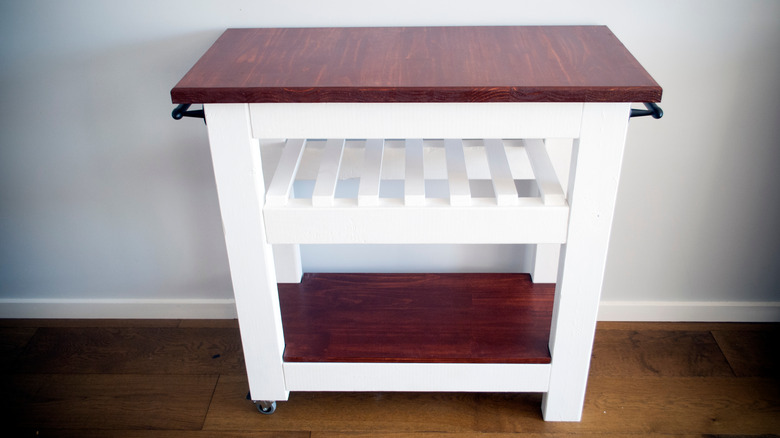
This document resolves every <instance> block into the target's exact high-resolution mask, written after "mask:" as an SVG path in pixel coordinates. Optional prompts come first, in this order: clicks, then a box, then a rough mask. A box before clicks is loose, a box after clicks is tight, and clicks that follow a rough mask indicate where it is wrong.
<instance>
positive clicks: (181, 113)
mask: <svg viewBox="0 0 780 438" xmlns="http://www.w3.org/2000/svg"><path fill="white" fill-rule="evenodd" d="M190 105H191V104H189V103H182V104H180V105H179V106H177V107H176V108H174V109H173V111H172V112H171V117H173V118H174V119H175V120H180V119H181V118H182V117H195V118H198V119H204V120H205V119H206V113H204V112H203V110H202V109H199V110H192V111H187V110H188V109H189V108H190Z"/></svg>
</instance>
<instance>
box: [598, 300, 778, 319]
mask: <svg viewBox="0 0 780 438" xmlns="http://www.w3.org/2000/svg"><path fill="white" fill-rule="evenodd" d="M598 320H599V321H659V322H661V321H667V322H671V321H679V322H780V302H778V301H766V302H763V301H761V302H759V301H602V302H601V304H600V306H599V314H598Z"/></svg>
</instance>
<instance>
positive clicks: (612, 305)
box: [0, 299, 780, 322]
mask: <svg viewBox="0 0 780 438" xmlns="http://www.w3.org/2000/svg"><path fill="white" fill-rule="evenodd" d="M0 318H30V319H54V318H57V319H59V318H63V319H67V318H72V319H234V318H236V303H235V301H234V300H233V299H156V300H155V299H91V300H90V299H0ZM598 319H599V321H679V322H697V321H700V322H706V321H709V322H780V302H778V301H769V302H740V301H714V302H708V301H683V302H677V301H602V302H601V306H600V308H599V314H598Z"/></svg>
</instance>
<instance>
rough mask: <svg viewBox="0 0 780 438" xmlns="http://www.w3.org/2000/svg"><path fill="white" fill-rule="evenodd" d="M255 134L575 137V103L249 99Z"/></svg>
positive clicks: (577, 110)
mask: <svg viewBox="0 0 780 438" xmlns="http://www.w3.org/2000/svg"><path fill="white" fill-rule="evenodd" d="M250 111H251V114H252V131H253V135H254V136H255V138H442V137H445V136H446V137H448V138H485V137H493V138H544V137H570V138H573V137H576V136H577V135H578V134H579V131H580V119H581V118H580V115H581V113H582V104H581V103H254V104H250Z"/></svg>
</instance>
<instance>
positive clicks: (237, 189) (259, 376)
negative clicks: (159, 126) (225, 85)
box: [205, 104, 288, 400]
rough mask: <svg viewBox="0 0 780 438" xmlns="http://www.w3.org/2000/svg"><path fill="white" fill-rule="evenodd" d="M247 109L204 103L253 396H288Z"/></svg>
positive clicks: (255, 146) (273, 274)
mask: <svg viewBox="0 0 780 438" xmlns="http://www.w3.org/2000/svg"><path fill="white" fill-rule="evenodd" d="M248 109H249V108H248V106H247V105H241V104H226V105H221V104H212V105H205V110H206V117H207V119H208V134H209V143H210V146H211V157H212V161H213V164H214V175H215V177H216V182H217V194H218V195H219V206H220V211H221V213H222V222H223V228H224V231H225V243H226V246H227V253H228V260H229V262H230V274H231V277H232V280H233V293H234V295H235V299H236V309H237V312H238V320H239V326H240V328H241V341H242V344H243V346H244V358H245V361H246V368H247V375H248V378H249V388H250V391H251V393H252V398H253V399H255V400H260V399H262V400H286V399H287V396H288V392H287V389H286V388H285V386H284V372H283V371H282V353H283V351H284V333H283V331H282V319H281V312H280V310H279V294H278V291H277V289H276V272H275V268H274V261H273V252H272V250H271V245H269V244H268V243H267V239H266V236H265V227H264V225H263V215H262V204H263V199H264V197H265V187H264V182H263V167H262V165H261V162H260V147H259V143H258V142H257V140H253V139H252V137H251V132H250V126H249V111H248Z"/></svg>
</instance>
